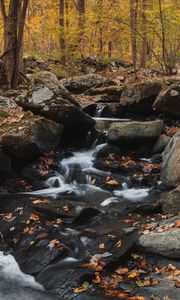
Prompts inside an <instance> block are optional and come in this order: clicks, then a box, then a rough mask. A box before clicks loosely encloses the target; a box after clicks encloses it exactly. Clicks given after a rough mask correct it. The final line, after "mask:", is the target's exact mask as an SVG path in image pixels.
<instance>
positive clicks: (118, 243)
mask: <svg viewBox="0 0 180 300" xmlns="http://www.w3.org/2000/svg"><path fill="white" fill-rule="evenodd" d="M121 246H122V241H121V240H119V241H118V242H117V243H116V247H117V248H119V247H121Z"/></svg>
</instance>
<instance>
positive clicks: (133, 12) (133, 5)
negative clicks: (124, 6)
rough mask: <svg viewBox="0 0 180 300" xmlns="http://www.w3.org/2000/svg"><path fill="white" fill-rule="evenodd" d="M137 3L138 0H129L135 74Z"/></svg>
mask: <svg viewBox="0 0 180 300" xmlns="http://www.w3.org/2000/svg"><path fill="white" fill-rule="evenodd" d="M137 5H138V0H130V29H131V48H132V61H133V66H134V72H135V75H136V67H137V43H136V38H137V36H136V31H137Z"/></svg>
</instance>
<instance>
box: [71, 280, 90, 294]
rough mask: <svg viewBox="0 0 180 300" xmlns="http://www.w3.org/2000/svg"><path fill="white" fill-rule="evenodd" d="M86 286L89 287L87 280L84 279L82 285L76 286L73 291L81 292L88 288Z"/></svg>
mask: <svg viewBox="0 0 180 300" xmlns="http://www.w3.org/2000/svg"><path fill="white" fill-rule="evenodd" d="M88 287H89V282H87V281H86V282H84V283H83V284H82V286H80V287H78V288H76V289H75V290H74V293H82V292H84V291H86V290H87V289H88Z"/></svg>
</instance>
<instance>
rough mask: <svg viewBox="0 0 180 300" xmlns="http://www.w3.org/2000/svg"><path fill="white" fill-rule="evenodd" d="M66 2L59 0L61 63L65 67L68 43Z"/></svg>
mask: <svg viewBox="0 0 180 300" xmlns="http://www.w3.org/2000/svg"><path fill="white" fill-rule="evenodd" d="M64 4H65V3H64V0H59V26H60V39H59V43H60V55H61V63H62V65H65V63H66V55H65V50H66V42H65V5H64Z"/></svg>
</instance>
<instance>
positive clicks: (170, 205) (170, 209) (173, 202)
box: [161, 185, 180, 214]
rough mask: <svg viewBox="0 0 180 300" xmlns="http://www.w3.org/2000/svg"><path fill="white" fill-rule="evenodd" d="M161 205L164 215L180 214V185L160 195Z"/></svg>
mask: <svg viewBox="0 0 180 300" xmlns="http://www.w3.org/2000/svg"><path fill="white" fill-rule="evenodd" d="M161 205H162V209H163V212H164V213H168V214H169V213H170V214H177V213H178V212H180V185H179V186H178V187H177V188H176V189H174V190H172V191H170V192H169V193H165V194H163V195H162V197H161Z"/></svg>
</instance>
